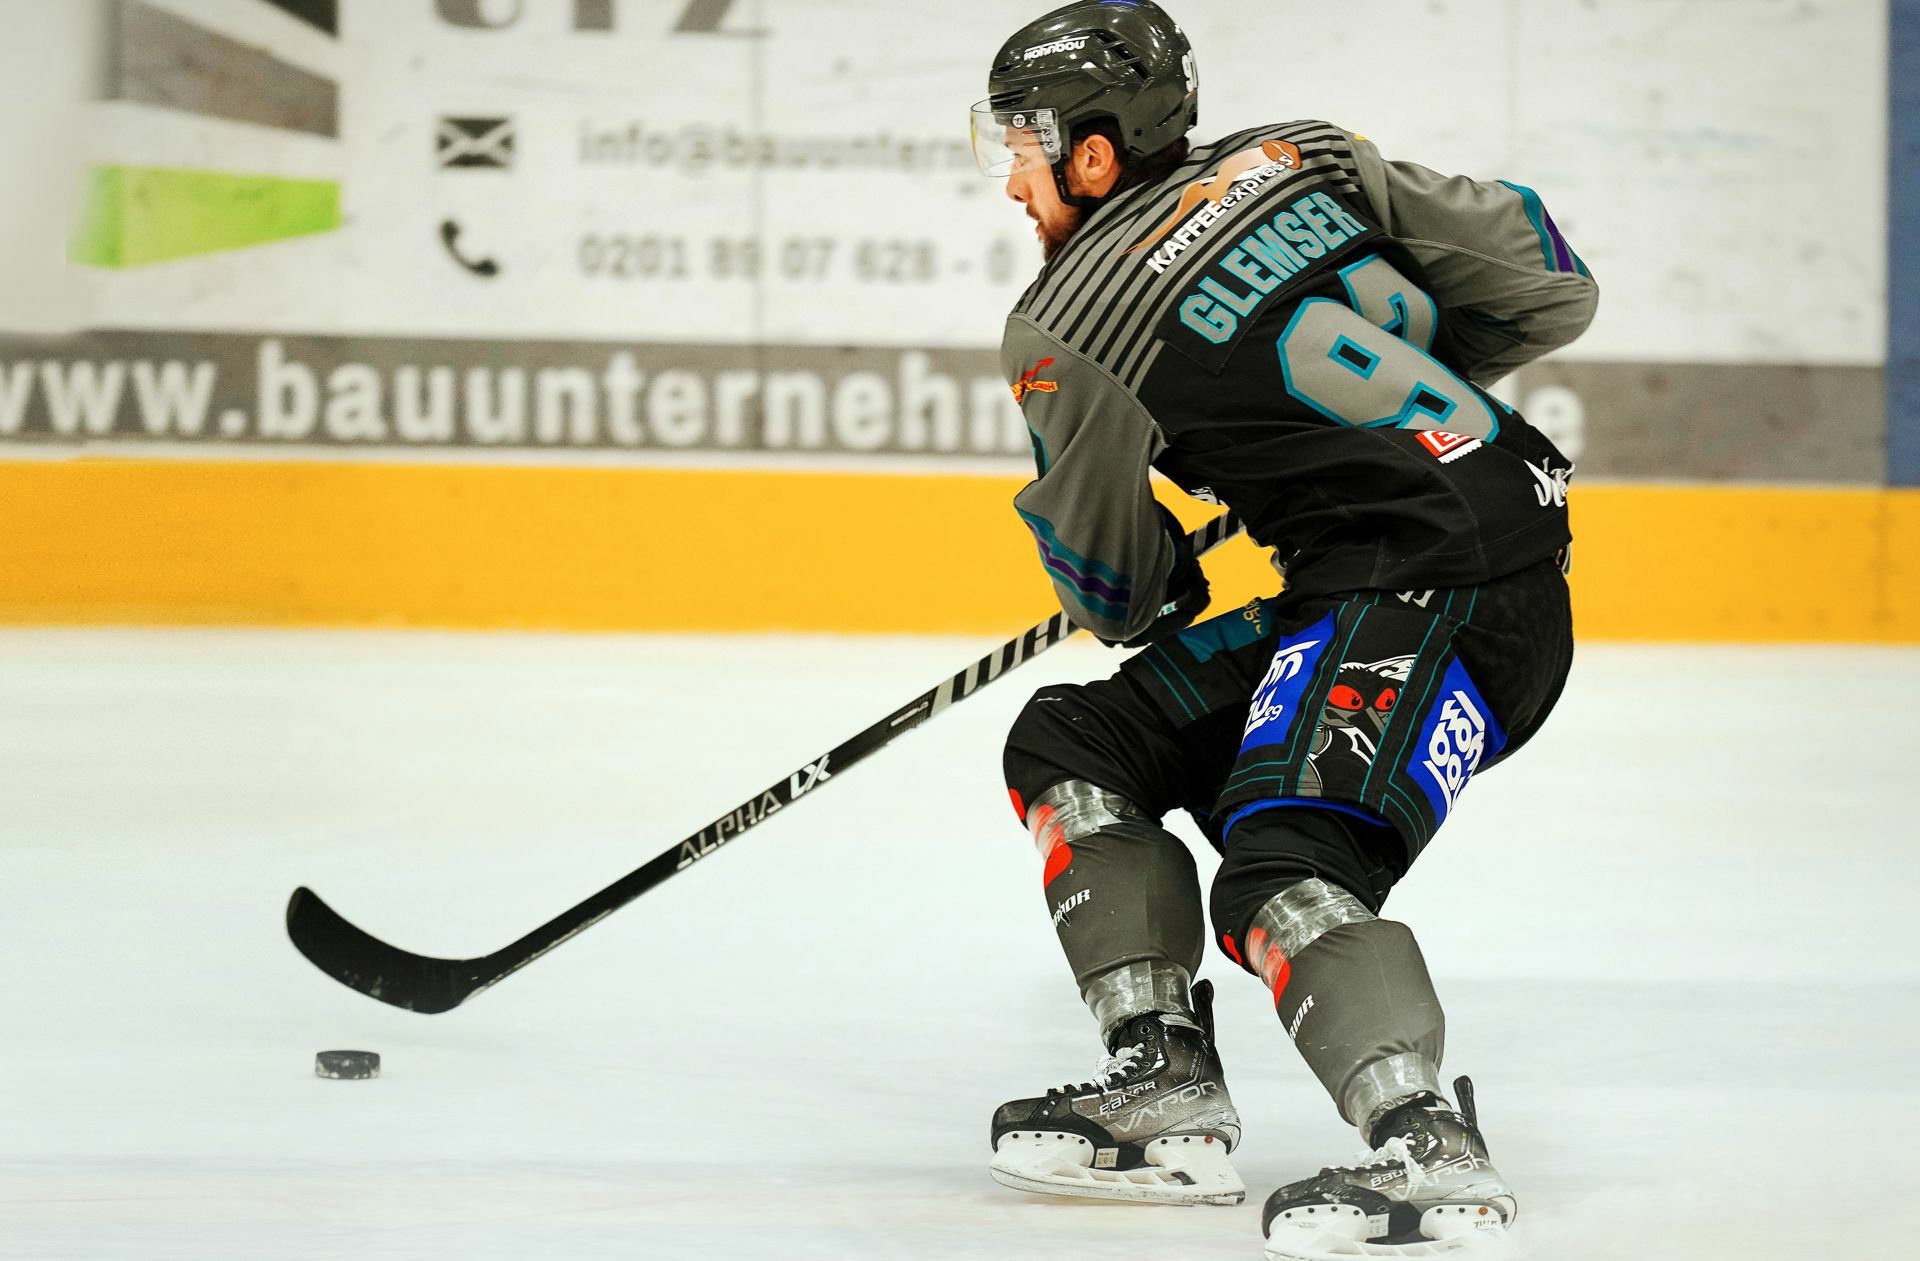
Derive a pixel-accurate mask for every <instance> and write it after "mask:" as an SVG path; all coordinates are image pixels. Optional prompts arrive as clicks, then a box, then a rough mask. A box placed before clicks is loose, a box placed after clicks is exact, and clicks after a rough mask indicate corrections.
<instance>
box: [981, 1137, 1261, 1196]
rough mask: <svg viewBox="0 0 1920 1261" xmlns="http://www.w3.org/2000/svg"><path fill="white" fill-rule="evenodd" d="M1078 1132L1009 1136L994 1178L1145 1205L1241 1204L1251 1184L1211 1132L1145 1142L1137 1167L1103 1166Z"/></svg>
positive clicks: (998, 1152)
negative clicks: (1143, 1155)
mask: <svg viewBox="0 0 1920 1261" xmlns="http://www.w3.org/2000/svg"><path fill="white" fill-rule="evenodd" d="M1112 1152H1113V1149H1112V1148H1106V1149H1103V1152H1097V1151H1095V1149H1094V1146H1093V1144H1092V1143H1091V1142H1089V1141H1088V1140H1086V1139H1084V1138H1081V1137H1080V1136H1079V1135H1077V1134H1044V1135H1041V1134H1035V1135H1033V1136H1031V1137H1028V1136H1020V1137H1013V1136H1008V1137H1006V1138H1003V1139H1001V1140H1000V1145H999V1147H997V1148H996V1149H995V1150H994V1153H993V1163H992V1164H991V1165H990V1166H989V1172H991V1173H992V1174H993V1180H994V1181H995V1182H998V1183H999V1184H1000V1185H1002V1186H1007V1187H1012V1188H1013V1189H1014V1190H1016V1191H1031V1192H1034V1193H1035V1194H1038V1195H1070V1196H1076V1197H1081V1198H1085V1199H1094V1200H1131V1201H1133V1202H1135V1203H1141V1204H1221V1205H1232V1204H1238V1203H1240V1202H1241V1201H1243V1200H1245V1199H1246V1198H1247V1184H1246V1183H1244V1182H1242V1181H1241V1180H1240V1175H1239V1174H1237V1173H1235V1172H1234V1169H1233V1166H1232V1164H1230V1163H1229V1162H1228V1160H1227V1146H1226V1144H1225V1143H1222V1142H1221V1141H1220V1140H1218V1139H1216V1138H1213V1137H1211V1136H1209V1135H1200V1134H1175V1135H1169V1136H1167V1137H1165V1138H1157V1139H1154V1140H1153V1141H1152V1142H1150V1143H1148V1144H1147V1147H1146V1153H1147V1163H1146V1164H1145V1165H1142V1166H1141V1167H1140V1168H1138V1169H1101V1168H1096V1167H1095V1166H1096V1165H1098V1164H1099V1161H1100V1157H1101V1155H1102V1154H1106V1155H1107V1156H1108V1158H1109V1159H1111V1158H1112Z"/></svg>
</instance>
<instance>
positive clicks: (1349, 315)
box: [1279, 254, 1500, 438]
mask: <svg viewBox="0 0 1920 1261" xmlns="http://www.w3.org/2000/svg"><path fill="white" fill-rule="evenodd" d="M1340 280H1341V283H1342V284H1344V285H1345V286H1346V288H1347V297H1348V299H1349V301H1348V302H1336V301H1334V300H1333V299H1332V298H1309V299H1307V300H1306V301H1305V302H1302V303H1301V304H1300V309H1299V310H1297V311H1295V312H1294V315H1293V319H1292V320H1291V321H1289V322H1288V324H1287V330H1286V332H1284V333H1282V334H1280V342H1279V350H1280V372H1281V375H1282V377H1283V378H1284V379H1285V381H1286V385H1287V393H1289V394H1291V395H1293V397H1294V398H1296V399H1299V400H1300V401H1301V402H1302V403H1305V404H1306V405H1307V406H1308V407H1311V408H1313V410H1315V411H1317V412H1319V413H1320V414H1321V415H1322V416H1325V417H1327V418H1328V419H1329V420H1334V421H1338V422H1339V423H1340V424H1343V425H1359V426H1362V427H1365V428H1369V429H1387V428H1391V429H1445V430H1447V431H1448V432H1450V433H1459V434H1465V435H1467V436H1468V437H1472V438H1492V437H1493V436H1494V435H1496V434H1498V433H1499V432H1500V421H1499V418H1498V417H1497V416H1495V415H1494V411H1493V408H1492V407H1490V406H1489V405H1488V404H1487V400H1486V398H1485V396H1483V395H1482V394H1481V393H1480V392H1479V391H1478V390H1476V389H1474V388H1473V387H1472V386H1471V385H1468V384H1467V383H1466V382H1465V381H1463V380H1461V379H1460V378H1459V377H1458V376H1456V375H1455V374H1454V373H1453V372H1451V371H1449V370H1448V369H1447V368H1446V367H1445V366H1443V365H1442V364H1441V363H1440V361H1439V360H1437V359H1435V358H1434V357H1433V356H1432V355H1430V354H1429V353H1427V352H1428V351H1430V350H1432V349H1433V335H1434V331H1435V328H1436V326H1437V325H1438V323H1439V318H1440V311H1439V308H1438V307H1436V306H1435V305H1434V302H1433V299H1432V298H1430V297H1428V296H1427V294H1426V292H1425V291H1424V290H1422V289H1421V288H1419V287H1418V286H1417V285H1415V284H1414V283H1413V282H1412V281H1410V280H1408V279H1407V278H1406V277H1405V276H1403V275H1401V274H1400V272H1399V270H1398V269H1396V268H1395V267H1394V266H1393V265H1392V264H1391V263H1389V262H1387V260H1386V259H1384V258H1381V257H1380V256H1379V255H1378V254H1374V255H1371V256H1369V257H1367V258H1364V259H1362V260H1361V261H1359V262H1357V263H1354V264H1353V265H1351V266H1349V267H1345V268H1342V269H1341V271H1340Z"/></svg>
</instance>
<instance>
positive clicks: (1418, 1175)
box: [1329, 1134, 1432, 1189]
mask: <svg viewBox="0 0 1920 1261" xmlns="http://www.w3.org/2000/svg"><path fill="white" fill-rule="evenodd" d="M1393 1164H1398V1165H1399V1166H1400V1167H1401V1169H1402V1171H1403V1172H1405V1174H1406V1175H1407V1187H1408V1188H1409V1189H1412V1188H1414V1187H1418V1186H1420V1185H1421V1184H1423V1183H1425V1182H1428V1181H1431V1179H1432V1175H1430V1174H1428V1173H1427V1171H1426V1168H1425V1167H1424V1166H1422V1165H1421V1163H1420V1162H1419V1161H1418V1160H1416V1159H1415V1158H1414V1155H1413V1149H1412V1148H1411V1147H1409V1146H1407V1140H1406V1139H1404V1138H1401V1137H1400V1136H1399V1135H1398V1134H1396V1135H1394V1136H1393V1137H1392V1138H1390V1139H1388V1140H1387V1141H1386V1142H1384V1143H1382V1144H1380V1146H1378V1147H1376V1148H1374V1149H1373V1150H1372V1151H1370V1152H1368V1153H1367V1154H1366V1155H1364V1156H1362V1157H1361V1158H1360V1167H1361V1168H1362V1169H1376V1168H1380V1167H1383V1166H1386V1165H1393ZM1329 1172H1331V1171H1329Z"/></svg>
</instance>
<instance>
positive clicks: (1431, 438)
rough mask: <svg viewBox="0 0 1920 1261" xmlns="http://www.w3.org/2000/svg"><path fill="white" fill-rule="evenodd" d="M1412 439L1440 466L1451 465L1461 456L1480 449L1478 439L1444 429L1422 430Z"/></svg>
mask: <svg viewBox="0 0 1920 1261" xmlns="http://www.w3.org/2000/svg"><path fill="white" fill-rule="evenodd" d="M1413 437H1414V440H1415V441H1416V442H1418V443H1419V444H1420V445H1421V446H1423V447H1425V448H1426V449H1427V450H1429V451H1431V452H1432V453H1433V454H1434V456H1435V458H1437V459H1438V460H1439V461H1440V462H1441V463H1442V464H1451V463H1453V462H1454V461H1455V460H1457V459H1459V458H1460V457H1461V456H1463V455H1468V454H1471V453H1472V452H1475V451H1478V450H1479V449H1480V439H1478V438H1474V437H1469V436H1468V435H1467V434H1463V433H1454V432H1452V431H1450V430H1446V429H1423V430H1421V431H1420V432H1419V433H1417V434H1415V435H1413Z"/></svg>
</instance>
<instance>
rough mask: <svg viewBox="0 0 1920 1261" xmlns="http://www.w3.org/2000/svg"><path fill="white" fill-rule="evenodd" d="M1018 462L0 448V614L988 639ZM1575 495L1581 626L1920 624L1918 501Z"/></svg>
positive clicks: (1001, 599) (1223, 565)
mask: <svg viewBox="0 0 1920 1261" xmlns="http://www.w3.org/2000/svg"><path fill="white" fill-rule="evenodd" d="M1024 480H1025V479H1024V478H1022V477H1019V476H1005V475H912V476H907V475H892V474H886V473H827V474H823V473H817V472H807V473H794V472H783V471H768V470H738V469H735V470H712V469H664V468H631V467H630V468H581V467H539V466H491V465H464V466H463V465H425V464H419V465H407V464H371V463H368V464H359V463H350V464H341V463H319V462H315V463H294V462H286V463H282V462H251V461H234V462H209V463H201V462H192V463H187V462H176V461H149V460H124V461H122V460H77V461H21V462H12V463H0V530H4V532H5V536H6V537H7V539H8V540H9V546H8V548H7V549H6V551H5V554H4V556H0V623H6V624H14V625H193V626H213V625H240V626H244V625H257V626H414V627H439V628H472V629H508V628H523V629H555V630H581V631H608V630H645V631H694V630H723V631H765V630H792V631H812V632H858V633H939V634H973V633H981V634H998V633H1010V632H1011V631H1013V630H1016V629H1018V628H1019V627H1020V626H1022V625H1025V624H1028V623H1031V622H1032V621H1034V620H1036V619H1037V618H1038V617H1040V616H1042V615H1043V614H1044V613H1045V612H1046V611H1047V609H1048V607H1049V604H1050V602H1051V600H1052V596H1051V594H1050V592H1049V590H1048V588H1047V585H1046V583H1045V581H1044V579H1043V576H1042V573H1041V570H1040V567H1039V566H1038V565H1037V564H1035V563H1034V560H1033V556H1032V545H1031V542H1030V540H1029V539H1028V536H1027V535H1026V533H1025V532H1024V531H1023V530H1021V529H1019V528H1018V525H1017V518H1016V517H1015V516H1014V514H1013V512H1012V510H1011V508H1010V506H1009V501H1010V500H1011V499H1012V498H1013V495H1014V494H1015V492H1016V491H1018V489H1019V488H1020V486H1021V485H1022V484H1023V483H1024ZM1167 494H1168V495H1169V497H1170V498H1172V499H1180V497H1179V496H1178V494H1177V492H1173V491H1171V490H1168V491H1167ZM1573 505H1574V523H1575V531H1576V535H1577V542H1576V545H1575V585H1576V592H1577V598H1578V611H1579V617H1580V626H1581V629H1582V632H1583V633H1584V634H1585V635H1586V636H1587V637H1590V638H1597V639H1617V640H1669V641H1672V640H1736V641H1755V642H1761V641H1809V640H1811V641H1853V642H1916V641H1920V492H1917V491H1902V490H1881V489H1875V488H1846V489H1839V488H1836V489H1805V488H1782V487H1765V486H1753V487H1726V486H1716V487H1708V486H1647V485H1626V484H1612V485H1608V484H1601V485H1591V486H1581V487H1579V488H1577V489H1576V491H1575V494H1574V500H1573ZM1178 508H1179V511H1180V512H1181V514H1182V516H1183V517H1186V518H1187V519H1189V520H1190V521H1195V520H1199V519H1201V518H1202V517H1204V516H1205V515H1206V514H1207V513H1209V512H1211V511H1212V510H1211V509H1209V508H1207V507H1206V506H1205V505H1201V504H1196V503H1193V502H1191V501H1186V500H1184V499H1181V500H1180V503H1179V505H1178ZM1209 572H1210V573H1211V574H1212V576H1213V584H1214V590H1215V593H1216V594H1217V595H1218V596H1219V597H1220V600H1221V603H1222V605H1223V607H1224V606H1226V605H1229V604H1232V603H1238V602H1240V601H1243V600H1245V599H1247V598H1249V597H1251V596H1253V595H1256V594H1261V593H1266V592H1270V591H1272V590H1273V589H1274V587H1275V584H1276V578H1275V575H1274V574H1273V572H1272V570H1271V569H1270V568H1268V566H1267V563H1266V561H1265V554H1264V553H1262V552H1259V551H1256V549H1254V548H1252V547H1250V546H1248V545H1247V544H1245V543H1244V542H1238V543H1235V544H1232V545H1230V546H1229V547H1228V548H1225V549H1223V550H1222V551H1221V552H1220V553H1219V554H1218V555H1217V557H1216V559H1215V560H1213V561H1212V562H1210V564H1209Z"/></svg>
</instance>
